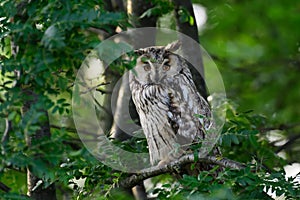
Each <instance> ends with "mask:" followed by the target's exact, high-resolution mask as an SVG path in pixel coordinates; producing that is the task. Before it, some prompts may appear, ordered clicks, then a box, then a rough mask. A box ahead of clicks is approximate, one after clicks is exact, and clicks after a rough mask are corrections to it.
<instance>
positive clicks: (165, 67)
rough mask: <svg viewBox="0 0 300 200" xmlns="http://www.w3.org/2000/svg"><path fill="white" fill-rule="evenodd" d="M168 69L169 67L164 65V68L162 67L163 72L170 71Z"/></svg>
mask: <svg viewBox="0 0 300 200" xmlns="http://www.w3.org/2000/svg"><path fill="white" fill-rule="evenodd" d="M170 68H171V66H170V65H164V66H163V70H164V71H168V70H170Z"/></svg>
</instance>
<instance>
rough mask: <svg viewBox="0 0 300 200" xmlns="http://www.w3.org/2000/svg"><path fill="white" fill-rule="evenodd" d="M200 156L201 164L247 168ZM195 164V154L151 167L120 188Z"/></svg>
mask: <svg viewBox="0 0 300 200" xmlns="http://www.w3.org/2000/svg"><path fill="white" fill-rule="evenodd" d="M198 156H199V160H198V162H201V163H207V164H215V165H219V166H222V167H228V168H232V169H243V168H244V167H245V165H244V164H242V163H239V162H236V161H233V160H229V159H227V158H219V157H216V156H207V157H204V158H202V157H201V155H200V154H199V155H198ZM193 162H195V161H194V154H188V155H185V156H182V157H181V158H180V159H178V160H176V161H173V162H171V163H169V164H167V165H165V166H154V167H150V168H147V169H144V170H142V171H141V172H140V173H138V174H134V175H132V176H129V177H127V178H126V179H124V180H122V181H121V182H119V184H118V187H122V188H131V187H133V186H135V185H137V184H138V183H140V182H141V181H143V180H145V179H147V178H151V177H154V176H158V175H160V174H165V173H172V172H177V171H178V169H180V167H181V166H184V165H185V164H188V163H193Z"/></svg>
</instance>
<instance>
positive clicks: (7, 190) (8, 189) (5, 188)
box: [0, 182, 11, 192]
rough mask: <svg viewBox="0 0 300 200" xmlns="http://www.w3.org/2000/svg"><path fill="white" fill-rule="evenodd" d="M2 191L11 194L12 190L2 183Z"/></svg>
mask: <svg viewBox="0 0 300 200" xmlns="http://www.w3.org/2000/svg"><path fill="white" fill-rule="evenodd" d="M0 190H2V191H4V192H9V191H10V190H11V188H10V187H8V186H7V185H5V184H4V183H2V182H0Z"/></svg>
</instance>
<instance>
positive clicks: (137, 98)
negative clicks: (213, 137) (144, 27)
mask: <svg viewBox="0 0 300 200" xmlns="http://www.w3.org/2000/svg"><path fill="white" fill-rule="evenodd" d="M179 46H180V43H172V44H170V45H167V46H165V47H164V46H163V47H159V46H154V47H148V48H144V49H139V50H136V53H137V54H138V58H137V61H136V66H135V67H134V69H133V70H131V71H130V73H129V83H130V89H131V93H132V99H133V102H134V104H135V106H136V109H137V112H138V114H139V118H140V123H141V125H142V128H143V131H144V134H145V136H146V139H147V143H148V148H149V154H150V162H151V164H152V165H155V164H157V163H158V162H160V163H163V164H166V163H168V162H170V161H172V160H174V159H177V158H178V157H180V156H181V155H182V154H183V153H184V151H185V150H186V149H188V147H189V146H190V145H191V144H192V143H197V142H199V141H201V140H203V139H204V138H205V134H206V131H207V130H209V129H210V128H211V127H212V126H214V123H213V122H212V120H211V111H210V107H209V105H208V103H207V102H206V100H205V99H204V98H203V97H202V96H201V95H200V94H199V92H198V91H197V89H196V86H195V84H194V82H193V79H192V75H191V72H190V70H189V68H188V65H187V63H186V61H185V60H184V59H183V58H182V57H180V56H178V55H177V54H175V53H173V52H174V51H175V50H176V49H178V47H179Z"/></svg>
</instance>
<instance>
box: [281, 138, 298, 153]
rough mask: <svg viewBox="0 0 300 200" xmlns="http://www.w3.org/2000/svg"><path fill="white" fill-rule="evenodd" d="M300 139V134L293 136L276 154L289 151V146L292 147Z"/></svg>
mask: <svg viewBox="0 0 300 200" xmlns="http://www.w3.org/2000/svg"><path fill="white" fill-rule="evenodd" d="M298 139H300V134H297V135H293V136H291V137H290V138H289V140H288V141H287V142H286V143H285V144H284V145H282V146H280V147H279V148H278V149H277V150H276V153H279V152H280V151H282V150H284V149H287V148H288V147H289V146H291V145H292V144H293V143H294V142H295V141H296V140H298Z"/></svg>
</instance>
